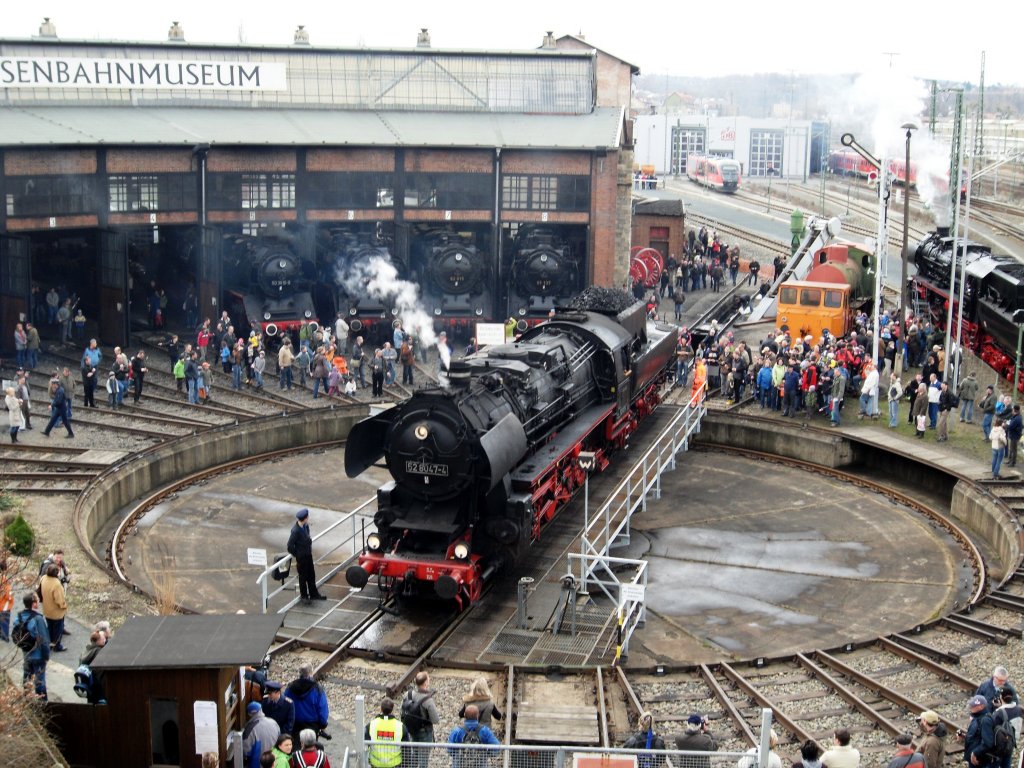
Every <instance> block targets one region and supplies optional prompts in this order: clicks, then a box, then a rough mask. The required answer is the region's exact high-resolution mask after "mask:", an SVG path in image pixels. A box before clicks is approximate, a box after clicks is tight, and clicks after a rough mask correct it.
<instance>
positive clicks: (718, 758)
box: [350, 733, 758, 768]
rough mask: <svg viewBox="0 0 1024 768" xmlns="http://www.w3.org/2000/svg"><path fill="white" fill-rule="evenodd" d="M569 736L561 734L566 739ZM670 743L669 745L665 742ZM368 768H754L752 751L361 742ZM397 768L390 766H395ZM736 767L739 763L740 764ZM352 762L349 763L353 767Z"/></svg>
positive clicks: (754, 759) (571, 735)
mask: <svg viewBox="0 0 1024 768" xmlns="http://www.w3.org/2000/svg"><path fill="white" fill-rule="evenodd" d="M572 738H573V734H570V733H567V734H566V739H567V740H569V739H572ZM669 741H671V739H669ZM363 749H364V753H363V755H362V762H361V765H362V766H370V767H371V768H380V766H388V768H392V767H393V768H397V766H402V768H726V766H729V768H736V766H737V765H739V768H757V766H758V757H757V751H756V750H754V751H752V752H692V751H680V750H667V749H666V750H655V749H612V748H600V747H571V746H561V747H559V746H539V745H518V744H517V745H512V746H509V745H505V744H496V745H487V744H449V743H444V744H440V743H438V744H426V743H422V744H421V743H405V744H402V745H401V746H392V745H390V744H385V743H381V742H369V741H367V742H364V743H363ZM352 757H353V758H355V755H353V756H352ZM396 760H397V761H399V762H395V761H396ZM741 761H742V762H741ZM354 763H355V760H354V759H353V760H350V764H354Z"/></svg>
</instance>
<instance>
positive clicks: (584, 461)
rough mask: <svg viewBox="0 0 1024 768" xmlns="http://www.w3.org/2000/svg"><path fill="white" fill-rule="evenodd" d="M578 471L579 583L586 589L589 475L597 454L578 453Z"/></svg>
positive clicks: (591, 452)
mask: <svg viewBox="0 0 1024 768" xmlns="http://www.w3.org/2000/svg"><path fill="white" fill-rule="evenodd" d="M576 461H577V462H578V463H579V467H580V469H582V470H583V472H584V475H583V535H582V536H581V537H580V583H581V584H582V585H583V586H582V589H583V590H584V591H586V589H587V541H588V539H587V536H588V534H589V531H590V473H591V472H592V471H593V469H594V467H596V466H597V453H596V452H594V451H580V452H579V454H578V455H577V456H576Z"/></svg>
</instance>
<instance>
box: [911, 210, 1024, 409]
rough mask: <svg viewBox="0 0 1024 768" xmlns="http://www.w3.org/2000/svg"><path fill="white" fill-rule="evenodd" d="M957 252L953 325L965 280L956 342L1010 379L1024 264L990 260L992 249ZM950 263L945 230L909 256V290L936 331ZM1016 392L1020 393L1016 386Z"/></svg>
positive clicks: (962, 246)
mask: <svg viewBox="0 0 1024 768" xmlns="http://www.w3.org/2000/svg"><path fill="white" fill-rule="evenodd" d="M959 250H960V253H959V254H958V255H957V259H956V275H957V276H956V282H955V285H956V291H955V293H956V295H955V296H954V297H953V317H954V323H955V322H957V319H956V318H957V316H958V314H959V306H958V305H959V302H960V274H961V270H962V268H963V269H964V270H965V277H966V280H965V282H964V290H963V330H962V334H961V342H962V343H963V345H964V346H965V347H967V348H969V349H971V350H973V351H974V352H975V354H977V355H978V356H979V357H980V358H981V359H982V360H984V361H985V362H986V363H988V365H990V366H992V367H993V368H994V369H995V370H996V371H997V372H998V373H999V374H1000V375H1001V376H1003V377H1004V378H1006V379H1012V378H1013V369H1014V364H1015V362H1016V349H1017V334H1018V327H1019V323H1018V322H1017V321H1016V320H1015V319H1014V315H1015V313H1016V312H1018V311H1020V310H1022V309H1024V264H1021V263H1020V262H1019V261H1017V260H1016V259H1015V258H1013V257H1012V256H997V255H993V254H992V249H991V248H989V247H988V246H985V245H981V244H980V243H974V242H970V241H961V242H960V243H959ZM952 258H953V238H952V237H950V236H949V231H948V230H945V229H940V230H938V231H936V232H932V233H931V234H930V235H928V237H926V238H925V239H924V240H922V241H921V242H920V243H918V245H917V248H916V249H915V251H914V263H915V264H916V265H917V274H916V275H915V276H914V277H913V279H912V280H911V289H912V290H913V291H914V293H915V294H916V295H917V297H918V298H919V300H921V301H922V302H924V303H926V304H927V306H928V309H929V315H930V319H931V321H932V324H933V325H936V326H937V327H939V328H945V327H946V319H947V316H948V310H949V301H950V290H949V287H950V269H951V267H952V263H951V262H952ZM965 265H966V266H965ZM955 330H956V328H955V327H954V331H955ZM1017 387H1018V389H1020V390H1021V391H1024V385H1022V383H1021V382H1017Z"/></svg>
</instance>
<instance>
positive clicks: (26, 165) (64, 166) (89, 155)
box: [4, 149, 97, 176]
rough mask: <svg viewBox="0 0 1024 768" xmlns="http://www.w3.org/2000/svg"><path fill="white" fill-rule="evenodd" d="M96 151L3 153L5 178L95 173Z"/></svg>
mask: <svg viewBox="0 0 1024 768" xmlns="http://www.w3.org/2000/svg"><path fill="white" fill-rule="evenodd" d="M96 167H97V164H96V151H95V150H92V149H62V150H46V149H39V150H20V149H9V150H7V151H6V152H5V153H4V175H6V176H63V175H67V174H73V173H96Z"/></svg>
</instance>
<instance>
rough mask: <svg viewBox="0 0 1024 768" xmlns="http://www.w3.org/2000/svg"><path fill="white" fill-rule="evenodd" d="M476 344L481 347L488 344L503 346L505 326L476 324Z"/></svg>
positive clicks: (499, 324) (500, 324) (502, 324)
mask: <svg viewBox="0 0 1024 768" xmlns="http://www.w3.org/2000/svg"><path fill="white" fill-rule="evenodd" d="M476 343H477V345H479V346H481V347H483V346H486V345H488V344H504V343H505V324H504V323H477V324H476Z"/></svg>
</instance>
